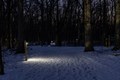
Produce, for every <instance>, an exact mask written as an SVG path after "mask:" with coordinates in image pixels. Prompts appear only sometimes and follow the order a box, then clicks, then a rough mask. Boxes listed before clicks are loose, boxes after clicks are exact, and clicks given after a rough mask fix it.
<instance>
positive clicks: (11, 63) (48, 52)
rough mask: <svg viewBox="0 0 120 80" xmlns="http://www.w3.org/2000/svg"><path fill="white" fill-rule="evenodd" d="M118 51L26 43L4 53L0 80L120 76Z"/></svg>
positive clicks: (112, 78)
mask: <svg viewBox="0 0 120 80" xmlns="http://www.w3.org/2000/svg"><path fill="white" fill-rule="evenodd" d="M119 53H120V51H111V48H106V47H95V51H94V52H84V47H41V46H29V48H28V61H24V55H23V54H18V55H14V54H10V53H9V52H6V53H4V58H3V59H4V66H5V74H4V75H0V80H120V56H115V55H114V54H119Z"/></svg>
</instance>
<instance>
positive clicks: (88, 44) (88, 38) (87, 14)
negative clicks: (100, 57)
mask: <svg viewBox="0 0 120 80" xmlns="http://www.w3.org/2000/svg"><path fill="white" fill-rule="evenodd" d="M83 6H84V13H83V14H84V27H85V51H94V48H93V41H92V27H91V8H90V7H91V4H90V0H85V1H83Z"/></svg>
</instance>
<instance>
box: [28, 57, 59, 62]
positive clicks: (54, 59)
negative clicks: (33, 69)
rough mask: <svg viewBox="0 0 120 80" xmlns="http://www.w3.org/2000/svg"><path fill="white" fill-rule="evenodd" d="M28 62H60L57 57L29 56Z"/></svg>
mask: <svg viewBox="0 0 120 80" xmlns="http://www.w3.org/2000/svg"><path fill="white" fill-rule="evenodd" d="M27 61H28V62H60V59H59V58H29V59H28V60H27Z"/></svg>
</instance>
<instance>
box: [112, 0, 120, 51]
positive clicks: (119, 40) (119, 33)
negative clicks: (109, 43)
mask: <svg viewBox="0 0 120 80" xmlns="http://www.w3.org/2000/svg"><path fill="white" fill-rule="evenodd" d="M119 49H120V0H116V26H115V46H114V48H113V50H119Z"/></svg>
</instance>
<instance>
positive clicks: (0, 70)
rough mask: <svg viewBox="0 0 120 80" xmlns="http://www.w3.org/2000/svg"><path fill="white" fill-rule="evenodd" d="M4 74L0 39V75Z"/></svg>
mask: <svg viewBox="0 0 120 80" xmlns="http://www.w3.org/2000/svg"><path fill="white" fill-rule="evenodd" d="M3 74H4V65H3V61H2V50H1V41H0V75H3Z"/></svg>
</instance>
